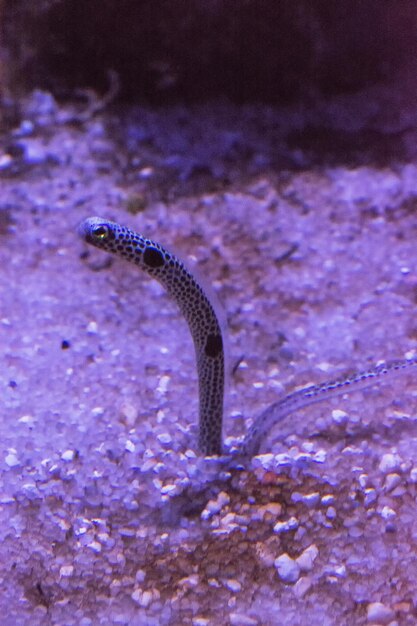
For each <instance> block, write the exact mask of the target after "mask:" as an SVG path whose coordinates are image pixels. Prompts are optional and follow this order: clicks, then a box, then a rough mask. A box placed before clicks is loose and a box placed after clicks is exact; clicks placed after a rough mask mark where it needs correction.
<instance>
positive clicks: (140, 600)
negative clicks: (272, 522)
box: [131, 589, 153, 608]
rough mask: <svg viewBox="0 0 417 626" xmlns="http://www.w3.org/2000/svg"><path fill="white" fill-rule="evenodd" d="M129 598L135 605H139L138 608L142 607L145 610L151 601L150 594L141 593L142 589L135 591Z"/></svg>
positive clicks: (148, 592) (147, 592) (146, 592)
mask: <svg viewBox="0 0 417 626" xmlns="http://www.w3.org/2000/svg"><path fill="white" fill-rule="evenodd" d="M131 598H132V600H133V601H134V602H136V604H139V606H143V607H144V608H147V607H148V606H149V605H150V604H151V602H152V600H153V597H152V592H151V591H142V589H135V591H134V592H133V593H132V595H131Z"/></svg>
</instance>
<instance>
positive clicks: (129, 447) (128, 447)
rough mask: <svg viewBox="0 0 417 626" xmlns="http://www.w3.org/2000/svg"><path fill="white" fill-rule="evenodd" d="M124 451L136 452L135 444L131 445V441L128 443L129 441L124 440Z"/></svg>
mask: <svg viewBox="0 0 417 626" xmlns="http://www.w3.org/2000/svg"><path fill="white" fill-rule="evenodd" d="M125 450H127V451H128V452H134V451H135V450H136V446H135V444H134V443H133V441H130V439H126V443H125Z"/></svg>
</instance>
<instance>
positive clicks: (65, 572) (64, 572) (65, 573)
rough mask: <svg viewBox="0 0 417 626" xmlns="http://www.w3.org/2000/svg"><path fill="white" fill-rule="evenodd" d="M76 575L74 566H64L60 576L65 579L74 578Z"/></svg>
mask: <svg viewBox="0 0 417 626" xmlns="http://www.w3.org/2000/svg"><path fill="white" fill-rule="evenodd" d="M73 573H74V566H73V565H63V566H62V567H61V569H60V570H59V575H60V576H61V577H62V578H65V577H67V576H72V575H73Z"/></svg>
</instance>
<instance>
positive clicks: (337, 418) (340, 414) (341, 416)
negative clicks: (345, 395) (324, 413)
mask: <svg viewBox="0 0 417 626" xmlns="http://www.w3.org/2000/svg"><path fill="white" fill-rule="evenodd" d="M348 417H349V416H348V414H347V413H346V411H342V410H341V409H334V410H333V411H332V418H333V421H334V422H336V424H344V423H345V422H347V419H348Z"/></svg>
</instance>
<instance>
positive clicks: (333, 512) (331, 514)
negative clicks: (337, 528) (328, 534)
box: [326, 506, 337, 520]
mask: <svg viewBox="0 0 417 626" xmlns="http://www.w3.org/2000/svg"><path fill="white" fill-rule="evenodd" d="M336 515H337V513H336V509H335V508H334V506H329V508H328V509H327V511H326V517H327V519H330V520H332V519H335V517H336Z"/></svg>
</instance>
